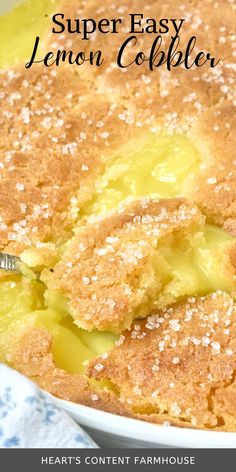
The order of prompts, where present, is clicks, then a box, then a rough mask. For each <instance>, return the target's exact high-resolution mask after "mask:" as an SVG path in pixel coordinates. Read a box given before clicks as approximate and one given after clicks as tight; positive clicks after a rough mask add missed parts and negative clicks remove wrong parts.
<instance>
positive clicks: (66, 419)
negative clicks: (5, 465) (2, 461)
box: [0, 364, 98, 448]
mask: <svg viewBox="0 0 236 472" xmlns="http://www.w3.org/2000/svg"><path fill="white" fill-rule="evenodd" d="M11 447H12V448H96V447H98V446H97V445H96V444H95V443H94V442H93V440H92V439H91V438H90V437H89V436H88V435H87V433H85V432H84V431H83V429H82V428H81V427H80V426H79V425H78V424H76V423H75V421H74V420H73V419H72V418H70V416H69V415H67V413H65V412H64V411H62V410H60V409H59V408H57V407H56V406H55V405H53V404H52V403H51V402H50V401H49V400H48V399H47V398H46V396H44V394H43V393H42V392H41V391H40V390H39V388H38V387H37V386H36V385H35V384H34V383H33V382H31V381H30V380H28V379H27V378H26V377H24V376H23V375H21V374H19V373H18V372H16V371H14V370H12V369H10V368H8V367H7V366H5V365H3V364H0V448H11Z"/></svg>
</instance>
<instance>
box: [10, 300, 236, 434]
mask: <svg viewBox="0 0 236 472" xmlns="http://www.w3.org/2000/svg"><path fill="white" fill-rule="evenodd" d="M235 315H236V307H235V303H234V300H233V299H232V298H231V297H230V296H229V295H228V294H226V293H224V292H216V293H213V294H212V295H208V296H207V297H198V298H189V299H188V300H187V301H186V302H182V303H179V304H177V305H175V306H173V307H170V308H168V309H166V310H162V311H159V312H156V313H154V314H152V315H151V316H149V317H148V318H147V319H146V320H143V321H139V322H136V323H134V324H133V326H132V328H131V330H130V331H125V332H124V333H123V334H122V335H121V337H120V339H119V340H118V341H117V345H116V346H115V347H114V348H113V349H112V350H111V351H109V352H107V353H104V354H102V356H100V357H97V358H96V359H94V360H92V361H90V363H89V366H88V368H87V371H86V375H83V374H79V375H72V374H68V373H66V372H65V371H63V370H61V369H59V368H57V367H56V366H55V364H54V361H53V356H52V354H51V344H52V336H51V334H49V333H48V332H47V330H45V329H42V328H35V329H31V330H26V331H25V332H24V333H23V335H21V336H18V337H17V338H15V339H14V343H13V344H12V348H11V350H10V349H9V354H8V360H9V362H10V364H11V365H12V366H13V367H15V368H16V369H18V370H19V371H20V372H22V373H23V374H24V375H27V376H28V377H30V378H31V379H33V380H34V381H36V382H37V383H38V384H39V385H40V386H41V387H42V388H43V389H45V390H47V391H49V392H50V393H52V394H54V395H56V396H59V397H60V398H63V399H65V400H69V401H73V402H77V403H81V404H85V405H88V406H92V407H94V408H98V409H102V410H105V411H108V412H112V413H117V414H120V415H126V416H129V417H133V418H137V419H141V420H145V421H149V422H154V423H159V424H164V425H173V426H182V427H192V428H204V429H214V430H225V431H236V416H235V411H236V404H235V389H236V380H235V372H236V340H235V337H234V331H235V324H236V321H235V320H236V318H235ZM89 378H92V379H96V380H97V381H98V382H99V381H100V380H102V379H106V380H107V379H108V380H109V381H111V386H112V390H111V389H109V388H101V386H100V385H99V383H98V384H97V385H96V386H95V384H94V383H91V382H89ZM93 382H94V381H93Z"/></svg>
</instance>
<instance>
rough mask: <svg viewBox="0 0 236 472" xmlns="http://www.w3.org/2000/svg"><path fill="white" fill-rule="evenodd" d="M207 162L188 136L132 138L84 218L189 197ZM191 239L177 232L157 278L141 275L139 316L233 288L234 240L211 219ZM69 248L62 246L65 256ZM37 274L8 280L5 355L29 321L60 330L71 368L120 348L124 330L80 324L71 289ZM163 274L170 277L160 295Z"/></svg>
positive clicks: (64, 359)
mask: <svg viewBox="0 0 236 472" xmlns="http://www.w3.org/2000/svg"><path fill="white" fill-rule="evenodd" d="M200 166H201V156H200V154H199V152H198V150H197V149H196V148H195V147H194V146H193V145H192V144H191V142H190V141H189V140H188V139H187V138H185V137H183V136H179V135H175V136H165V135H154V134H152V133H150V134H148V135H145V136H141V137H139V138H137V140H135V141H132V140H131V141H130V142H129V143H127V144H126V145H125V146H123V147H122V148H121V149H119V151H117V153H116V155H115V156H113V158H112V160H111V163H110V164H109V165H107V167H106V169H105V171H104V174H103V175H102V176H101V178H100V180H99V181H98V182H97V186H96V189H95V192H94V195H93V197H92V199H91V201H90V202H89V203H88V204H87V205H86V206H85V207H84V208H83V210H82V213H81V216H86V217H87V216H90V215H93V214H103V213H107V212H109V210H113V209H114V208H117V207H118V206H119V204H121V203H123V202H124V201H126V200H129V199H131V200H132V199H133V200H135V199H137V198H141V197H147V198H150V197H152V198H153V197H155V198H167V197H168V198H170V197H172V198H173V197H178V196H183V195H184V194H185V193H186V194H187V192H188V188H189V186H190V185H191V183H192V178H193V175H194V173H196V172H197V171H198V170H199V168H200ZM78 224H80V221H78ZM191 237H192V235H189V240H188V241H187V244H186V242H185V244H183V242H181V241H179V242H178V240H177V239H176V238H174V239H173V240H171V239H169V240H165V241H164V242H162V243H161V244H160V246H159V247H158V256H156V257H155V256H154V258H153V262H152V265H153V272H152V275H151V282H150V280H149V279H148V277H146V275H145V274H143V276H142V277H141V278H140V280H139V284H140V288H142V289H143V288H144V289H145V290H144V296H143V298H142V303H140V305H139V306H138V307H137V308H136V310H135V312H134V313H132V318H138V317H143V316H146V315H147V314H148V313H149V312H150V310H152V309H154V308H155V303H156V301H157V302H158V303H157V305H158V306H160V307H161V306H165V305H166V304H168V303H169V304H171V303H173V302H174V301H176V300H178V299H181V298H183V297H185V296H188V295H201V294H206V293H208V292H211V291H214V290H217V289H221V290H226V291H231V290H232V289H233V287H234V284H235V282H234V276H233V271H232V265H231V264H230V256H229V253H228V249H229V248H230V245H231V244H232V243H233V241H234V238H232V237H231V236H230V235H228V234H227V233H226V232H224V231H223V230H221V229H219V228H217V227H214V226H211V225H204V229H203V230H201V232H200V233H197V234H196V235H195V236H194V239H191ZM65 247H66V245H65ZM63 252H64V249H63V250H62V248H59V250H58V254H60V256H61V255H62V254H63ZM31 256H32V254H31V253H30V251H29V253H28V252H27V254H24V257H23V260H24V258H25V257H26V259H25V261H24V262H27V264H28V265H29V266H31V267H32V269H33V270H34V269H35V267H36V266H37V264H38V265H40V268H42V267H43V265H44V264H43V259H42V258H41V256H40V258H39V259H38V258H37V257H36V259H35V254H33V257H32V264H31ZM49 262H50V261H49ZM49 262H48V261H47V263H46V262H45V266H48V264H49ZM29 274H32V272H30V271H27V270H26V271H25V277H23V276H22V277H20V276H13V275H9V276H7V277H2V280H1V281H0V356H1V360H4V359H5V352H6V342H7V341H6V340H7V339H8V337H7V336H8V334H9V332H15V331H16V330H17V329H19V328H23V327H24V326H25V327H27V326H41V327H45V328H47V329H48V330H49V331H50V332H51V333H52V334H53V345H52V351H53V355H54V358H55V362H56V365H57V366H58V367H60V368H63V369H65V370H66V371H68V372H71V373H79V372H83V371H84V369H85V366H86V363H87V362H88V361H89V360H90V359H92V358H93V357H96V355H98V354H102V353H103V352H104V351H106V350H107V349H110V348H111V347H112V345H113V344H114V342H115V340H116V336H115V335H114V334H111V333H106V332H98V331H95V330H93V331H90V332H88V331H85V330H83V329H81V328H78V327H77V326H75V324H74V322H73V319H72V317H71V313H70V308H69V303H68V299H67V297H66V295H65V294H63V293H58V292H55V291H53V290H50V289H48V287H46V286H45V285H43V284H42V283H41V282H39V281H38V280H37V279H35V280H34V278H33V277H29ZM157 277H160V278H161V281H162V288H161V291H160V292H159V293H158V290H157V284H156V278H157ZM4 346H5V347H4Z"/></svg>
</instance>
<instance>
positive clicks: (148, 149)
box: [81, 132, 202, 216]
mask: <svg viewBox="0 0 236 472" xmlns="http://www.w3.org/2000/svg"><path fill="white" fill-rule="evenodd" d="M201 162H202V161H201V156H200V153H199V151H198V150H197V149H196V148H195V147H194V146H193V144H192V143H191V141H190V140H189V139H187V138H186V137H184V136H182V135H178V134H176V135H173V136H168V135H165V134H158V133H157V134H153V133H151V132H149V133H143V134H142V135H141V136H140V137H137V138H135V139H131V140H130V141H129V142H128V143H127V144H125V145H123V146H122V147H121V148H120V149H119V150H118V151H117V152H116V153H115V154H114V155H113V156H112V159H111V160H109V163H108V165H107V167H106V168H105V171H104V173H103V175H102V177H100V178H99V179H98V182H97V185H96V189H95V192H94V195H93V197H92V199H91V201H90V202H88V204H87V205H85V207H84V208H83V209H82V211H81V215H82V216H84V215H90V214H104V213H107V212H108V211H110V210H113V209H114V208H116V207H117V206H118V205H119V204H120V203H123V202H124V201H126V200H135V199H137V198H142V197H149V198H175V197H180V196H181V197H183V196H185V195H186V194H187V192H188V189H189V188H190V186H191V183H192V180H193V177H194V174H195V173H196V172H198V170H199V168H200V165H201Z"/></svg>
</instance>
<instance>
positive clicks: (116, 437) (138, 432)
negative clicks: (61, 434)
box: [47, 394, 236, 449]
mask: <svg viewBox="0 0 236 472" xmlns="http://www.w3.org/2000/svg"><path fill="white" fill-rule="evenodd" d="M47 395H48V396H49V397H50V399H51V400H52V401H53V402H54V403H56V405H57V406H59V407H60V408H63V409H64V410H66V411H67V413H69V414H70V415H71V416H72V417H73V418H74V419H75V420H76V421H77V422H78V423H80V425H81V426H83V427H85V428H86V429H87V431H88V432H89V433H90V434H91V435H92V436H93V438H94V439H95V441H97V442H98V444H99V445H100V446H107V447H136V448H137V447H149V448H158V447H182V448H217V449H219V448H236V433H224V432H218V431H206V430H204V431H203V430H194V429H188V428H177V427H174V426H159V425H155V424H151V423H147V422H143V421H139V420H133V419H130V418H125V417H123V416H118V415H113V414H111V413H106V412H103V411H99V410H95V409H94V408H90V407H87V406H83V405H78V404H75V403H72V402H68V401H65V400H60V399H59V398H56V397H54V396H52V395H49V394H47Z"/></svg>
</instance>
